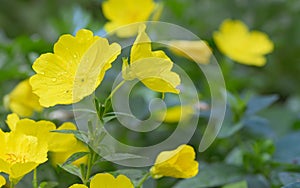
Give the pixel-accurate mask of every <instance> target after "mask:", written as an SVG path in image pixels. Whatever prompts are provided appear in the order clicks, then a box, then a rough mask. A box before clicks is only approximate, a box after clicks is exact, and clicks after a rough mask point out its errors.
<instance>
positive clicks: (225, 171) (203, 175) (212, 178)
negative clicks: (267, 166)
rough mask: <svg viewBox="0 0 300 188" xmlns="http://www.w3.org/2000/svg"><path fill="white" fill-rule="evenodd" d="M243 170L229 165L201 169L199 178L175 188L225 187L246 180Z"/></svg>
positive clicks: (205, 166) (184, 181) (185, 181)
mask: <svg viewBox="0 0 300 188" xmlns="http://www.w3.org/2000/svg"><path fill="white" fill-rule="evenodd" d="M245 176H246V174H245V172H244V171H243V169H242V168H240V167H237V166H233V165H228V164H219V163H216V164H211V165H204V166H202V167H200V169H199V173H198V175H197V176H195V177H193V178H190V179H185V180H182V181H180V182H179V183H178V184H176V186H175V187H174V188H187V187H191V188H206V187H216V186H221V185H225V184H228V183H231V182H235V181H240V180H243V179H245Z"/></svg>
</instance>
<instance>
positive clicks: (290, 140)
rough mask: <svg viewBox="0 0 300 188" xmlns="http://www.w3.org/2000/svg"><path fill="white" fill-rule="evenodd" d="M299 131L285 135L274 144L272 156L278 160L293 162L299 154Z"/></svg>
mask: <svg viewBox="0 0 300 188" xmlns="http://www.w3.org/2000/svg"><path fill="white" fill-rule="evenodd" d="M297 143H300V131H298V132H294V133H291V134H288V135H286V136H285V137H283V138H281V139H279V140H278V141H277V142H276V144H275V146H276V147H275V148H276V151H275V154H274V158H275V160H277V161H280V162H287V163H293V161H294V160H295V159H297V158H299V156H300V147H299V145H298V144H297Z"/></svg>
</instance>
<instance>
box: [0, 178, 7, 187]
mask: <svg viewBox="0 0 300 188" xmlns="http://www.w3.org/2000/svg"><path fill="white" fill-rule="evenodd" d="M5 184H6V180H5V178H4V177H3V176H1V175H0V187H2V186H3V185H5Z"/></svg>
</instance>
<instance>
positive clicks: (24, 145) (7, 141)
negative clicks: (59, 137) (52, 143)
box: [0, 130, 48, 183]
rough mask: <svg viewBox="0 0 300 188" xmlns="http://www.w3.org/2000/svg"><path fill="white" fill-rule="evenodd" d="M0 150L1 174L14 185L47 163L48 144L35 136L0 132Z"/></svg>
mask: <svg viewBox="0 0 300 188" xmlns="http://www.w3.org/2000/svg"><path fill="white" fill-rule="evenodd" d="M0 148H1V150H0V172H4V173H7V174H9V178H10V180H11V181H13V182H14V183H17V182H18V181H19V180H20V179H21V178H22V177H23V176H24V175H25V174H27V173H29V172H30V171H32V170H33V169H35V168H36V167H37V166H38V165H39V164H42V163H44V162H46V161H47V152H48V148H47V142H46V141H45V140H41V139H38V138H37V137H35V136H30V135H25V134H21V133H19V132H9V133H4V132H2V130H0Z"/></svg>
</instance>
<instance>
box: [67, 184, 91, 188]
mask: <svg viewBox="0 0 300 188" xmlns="http://www.w3.org/2000/svg"><path fill="white" fill-rule="evenodd" d="M69 188H88V187H87V186H86V185H83V184H73V185H71V186H70V187H69Z"/></svg>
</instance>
